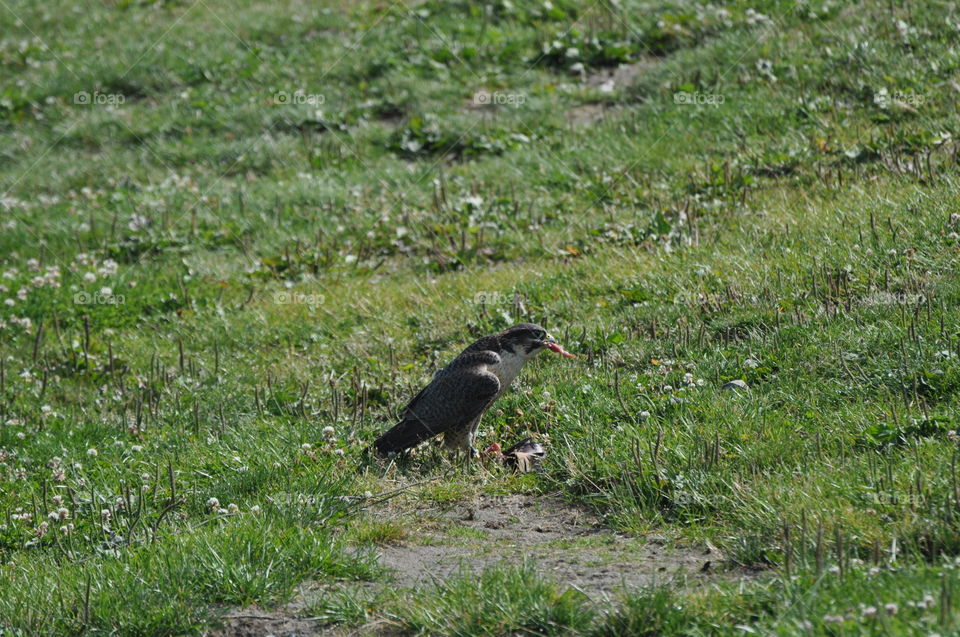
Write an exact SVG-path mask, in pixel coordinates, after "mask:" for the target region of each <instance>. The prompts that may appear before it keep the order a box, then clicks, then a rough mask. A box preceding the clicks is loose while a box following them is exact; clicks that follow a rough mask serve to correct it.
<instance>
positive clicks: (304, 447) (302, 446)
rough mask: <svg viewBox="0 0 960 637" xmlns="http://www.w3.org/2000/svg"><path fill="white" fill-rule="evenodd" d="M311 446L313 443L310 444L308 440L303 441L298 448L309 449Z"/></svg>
mask: <svg viewBox="0 0 960 637" xmlns="http://www.w3.org/2000/svg"><path fill="white" fill-rule="evenodd" d="M312 448H313V445H311V444H310V443H309V442H305V443H303V444H302V445H300V449H302V450H303V451H310V450H311V449H312Z"/></svg>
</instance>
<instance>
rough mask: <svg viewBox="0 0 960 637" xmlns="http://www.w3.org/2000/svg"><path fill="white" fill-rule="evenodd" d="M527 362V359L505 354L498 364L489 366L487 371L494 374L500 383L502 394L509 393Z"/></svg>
mask: <svg viewBox="0 0 960 637" xmlns="http://www.w3.org/2000/svg"><path fill="white" fill-rule="evenodd" d="M525 362H526V360H525V359H523V358H522V357H520V356H517V355H516V354H512V353H504V354H501V355H500V361H499V362H498V363H493V364H490V365H487V370H488V371H490V372H491V373H493V375H494V376H496V377H497V379H498V380H499V381H500V393H501V394H502V393H503V392H505V391H507V389H508V388H509V387H510V385H511V384H512V383H513V381H514V379H516V377H517V375H518V374H519V373H520V370H521V369H523V364H524V363H525Z"/></svg>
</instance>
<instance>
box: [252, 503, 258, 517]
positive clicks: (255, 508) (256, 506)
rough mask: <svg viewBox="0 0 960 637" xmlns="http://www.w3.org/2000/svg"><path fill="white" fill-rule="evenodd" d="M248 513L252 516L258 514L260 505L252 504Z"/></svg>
mask: <svg viewBox="0 0 960 637" xmlns="http://www.w3.org/2000/svg"><path fill="white" fill-rule="evenodd" d="M250 513H253V514H254V515H256V514H257V513H260V505H259V504H254V505H253V506H252V507H250Z"/></svg>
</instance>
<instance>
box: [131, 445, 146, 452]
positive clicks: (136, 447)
mask: <svg viewBox="0 0 960 637" xmlns="http://www.w3.org/2000/svg"><path fill="white" fill-rule="evenodd" d="M130 451H133V452H134V453H139V452H141V451H143V445H133V446H132V447H130Z"/></svg>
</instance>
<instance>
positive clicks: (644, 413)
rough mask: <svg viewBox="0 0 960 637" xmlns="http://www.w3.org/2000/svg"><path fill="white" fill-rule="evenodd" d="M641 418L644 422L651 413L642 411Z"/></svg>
mask: <svg viewBox="0 0 960 637" xmlns="http://www.w3.org/2000/svg"><path fill="white" fill-rule="evenodd" d="M640 417H641V418H643V419H644V420H646V419H647V418H649V417H650V412H649V411H641V412H640Z"/></svg>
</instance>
